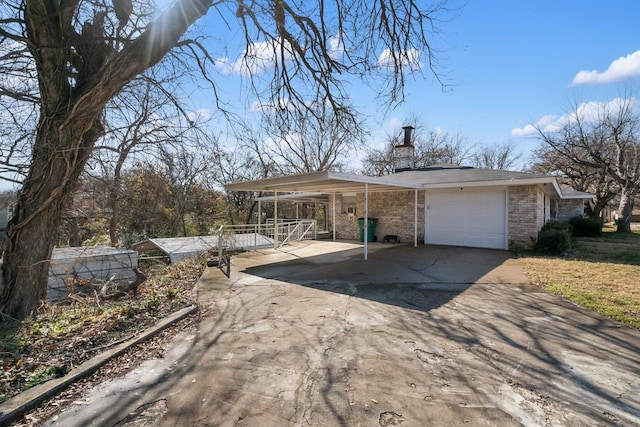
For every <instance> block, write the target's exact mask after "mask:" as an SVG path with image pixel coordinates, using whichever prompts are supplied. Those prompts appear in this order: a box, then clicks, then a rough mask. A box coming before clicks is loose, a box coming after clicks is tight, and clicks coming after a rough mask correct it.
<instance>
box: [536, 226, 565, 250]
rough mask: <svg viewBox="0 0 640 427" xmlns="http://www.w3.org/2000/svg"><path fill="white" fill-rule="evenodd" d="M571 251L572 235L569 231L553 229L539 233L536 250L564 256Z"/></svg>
mask: <svg viewBox="0 0 640 427" xmlns="http://www.w3.org/2000/svg"><path fill="white" fill-rule="evenodd" d="M569 249H571V235H570V234H569V231H567V230H559V229H551V230H542V231H540V232H539V233H538V241H537V242H536V250H538V251H540V252H544V253H553V254H562V253H565V252H567V251H568V250H569Z"/></svg>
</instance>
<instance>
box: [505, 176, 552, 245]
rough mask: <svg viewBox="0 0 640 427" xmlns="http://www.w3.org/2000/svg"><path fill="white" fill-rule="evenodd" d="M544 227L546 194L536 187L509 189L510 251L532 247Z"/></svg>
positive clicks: (526, 186)
mask: <svg viewBox="0 0 640 427" xmlns="http://www.w3.org/2000/svg"><path fill="white" fill-rule="evenodd" d="M543 225H544V193H543V192H542V190H541V189H540V188H538V187H537V186H536V185H523V186H518V187H509V249H515V248H518V247H532V246H533V244H534V243H535V240H536V239H537V237H538V231H540V229H541V228H542V226H543Z"/></svg>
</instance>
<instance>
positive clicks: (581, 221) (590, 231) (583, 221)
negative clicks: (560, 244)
mask: <svg viewBox="0 0 640 427" xmlns="http://www.w3.org/2000/svg"><path fill="white" fill-rule="evenodd" d="M569 223H570V224H571V225H572V226H573V236H574V237H598V236H600V235H601V234H602V222H601V221H600V220H597V219H591V218H582V217H575V218H571V219H570V220H569Z"/></svg>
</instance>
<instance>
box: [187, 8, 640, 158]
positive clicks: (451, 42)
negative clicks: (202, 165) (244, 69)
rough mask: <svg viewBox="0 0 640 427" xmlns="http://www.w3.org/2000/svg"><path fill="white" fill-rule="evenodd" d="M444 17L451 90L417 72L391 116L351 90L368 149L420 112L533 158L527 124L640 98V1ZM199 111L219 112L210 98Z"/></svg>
mask: <svg viewBox="0 0 640 427" xmlns="http://www.w3.org/2000/svg"><path fill="white" fill-rule="evenodd" d="M452 4H454V5H456V4H459V2H458V3H452ZM216 17H217V14H216V12H215V11H213V10H212V11H210V12H209V16H207V17H206V18H204V19H203V21H202V22H201V23H200V25H201V28H202V30H203V31H204V33H208V32H209V31H208V29H209V28H212V27H213V26H214V25H215V24H214V22H215V21H216V20H217V19H216ZM443 17H444V18H445V19H446V21H445V22H441V23H440V24H439V28H440V30H441V38H439V39H436V40H434V43H433V46H434V47H435V48H436V50H438V51H439V52H438V53H437V57H438V59H439V65H440V67H439V71H440V72H441V75H442V77H443V80H444V81H445V82H446V83H447V85H446V86H445V87H442V86H441V85H440V84H439V83H438V82H437V81H435V80H434V78H433V76H432V75H431V74H430V73H429V72H428V71H425V72H424V74H415V75H414V76H413V77H410V78H409V79H408V86H407V91H406V92H407V101H406V102H405V103H404V104H403V105H401V106H400V107H398V108H396V109H395V110H393V111H391V112H387V114H383V112H382V111H379V110H378V109H376V108H375V107H372V106H375V98H374V97H375V94H374V93H373V91H371V90H367V89H366V88H360V87H357V88H354V89H357V90H353V91H352V93H353V94H354V95H353V101H354V103H355V104H356V105H357V106H359V107H360V108H361V110H362V111H363V112H365V113H366V114H367V116H368V117H369V120H368V124H369V126H370V130H371V131H372V134H371V138H370V140H369V142H368V144H369V145H371V146H376V145H379V144H381V143H382V141H383V140H384V137H385V135H387V134H388V133H389V132H391V131H393V130H399V129H400V127H401V126H402V124H403V119H405V118H406V117H408V116H409V115H412V114H417V115H419V116H420V117H421V118H422V121H423V123H424V124H425V125H426V126H427V127H428V128H430V129H440V130H442V131H444V132H450V133H459V134H461V135H463V136H464V137H466V138H467V139H468V141H469V142H470V143H474V144H489V145H490V144H495V143H504V142H507V141H513V142H514V143H515V144H516V145H517V147H518V148H519V150H520V151H521V152H522V153H523V155H524V156H525V158H526V157H528V155H529V153H530V150H531V149H532V148H534V147H536V146H537V144H538V143H537V141H536V140H535V138H534V137H533V136H532V135H531V133H530V132H529V131H530V128H527V127H526V126H527V125H528V124H531V123H548V122H549V123H552V122H554V121H556V120H560V119H561V117H562V115H563V114H566V113H567V112H569V111H570V110H571V109H572V108H573V107H574V106H575V105H576V104H580V103H589V102H591V103H594V102H605V101H611V100H613V99H614V98H616V97H618V96H623V95H625V90H629V89H631V90H632V91H635V92H636V93H637V89H638V87H639V85H638V84H639V83H640V25H638V17H640V1H636V0H607V1H606V2H605V1H601V0H582V1H578V0H535V1H534V0H482V1H480V0H468V2H467V4H465V5H462V6H460V8H459V9H458V10H457V11H455V12H453V13H452V14H451V15H449V16H443ZM225 31H226V29H224V28H221V31H220V32H219V33H217V35H216V36H217V37H218V38H219V39H218V41H220V39H225V38H228V40H229V42H228V43H227V44H226V46H228V52H224V53H225V55H224V56H225V57H227V58H231V59H226V60H225V61H227V62H224V61H219V62H218V67H217V68H218V70H219V71H220V72H221V74H220V76H219V77H220V79H221V80H219V81H225V80H224V79H226V81H225V84H224V85H222V86H223V88H222V91H223V97H224V96H225V95H227V96H229V97H230V98H229V101H230V102H231V103H232V104H234V105H236V106H239V107H240V108H241V109H242V108H244V109H246V110H245V111H246V114H247V115H248V116H250V115H251V114H252V113H251V112H250V110H251V99H247V98H246V96H247V95H246V93H247V92H246V91H238V92H235V91H236V89H237V87H238V86H237V85H238V84H240V85H242V84H243V83H241V82H240V81H241V80H240V79H239V78H238V77H237V76H234V71H233V68H232V66H233V59H234V58H237V56H238V55H239V54H240V53H241V49H242V39H241V37H240V34H239V33H238V32H229V33H228V34H225ZM234 46H235V47H234ZM234 49H237V50H236V51H234ZM375 54H376V55H379V54H380V52H377V53H375ZM217 58H218V59H222V58H223V55H220V56H218V57H217ZM423 62H426V61H424V57H423ZM610 67H611V70H609V71H608V72H607V70H608V69H609V68H610ZM579 73H580V74H579ZM578 75H579V76H580V78H579V79H576V76H578ZM574 79H576V80H575V81H574ZM244 84H245V88H246V81H245V83H244ZM225 87H226V89H225ZM224 92H226V94H225V93H224ZM234 93H237V95H236V94H234ZM234 97H235V98H234ZM199 108H202V109H204V110H206V109H208V108H211V106H210V105H206V102H204V103H203V104H202V105H201V106H199ZM541 120H542V121H541Z"/></svg>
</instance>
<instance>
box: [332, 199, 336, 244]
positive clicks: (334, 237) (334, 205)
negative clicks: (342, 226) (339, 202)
mask: <svg viewBox="0 0 640 427" xmlns="http://www.w3.org/2000/svg"><path fill="white" fill-rule="evenodd" d="M332 194H333V220H332V221H331V225H332V228H333V232H332V233H331V234H333V241H335V240H336V193H335V191H334V192H333V193H332Z"/></svg>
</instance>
